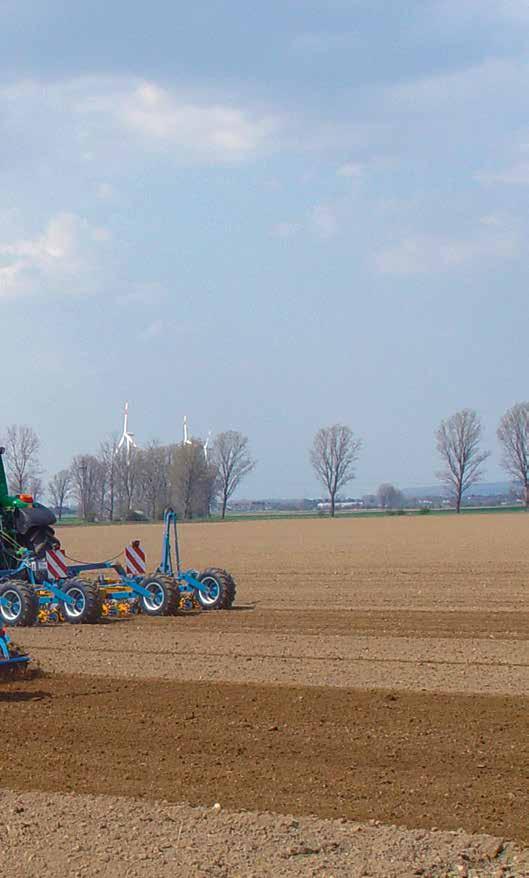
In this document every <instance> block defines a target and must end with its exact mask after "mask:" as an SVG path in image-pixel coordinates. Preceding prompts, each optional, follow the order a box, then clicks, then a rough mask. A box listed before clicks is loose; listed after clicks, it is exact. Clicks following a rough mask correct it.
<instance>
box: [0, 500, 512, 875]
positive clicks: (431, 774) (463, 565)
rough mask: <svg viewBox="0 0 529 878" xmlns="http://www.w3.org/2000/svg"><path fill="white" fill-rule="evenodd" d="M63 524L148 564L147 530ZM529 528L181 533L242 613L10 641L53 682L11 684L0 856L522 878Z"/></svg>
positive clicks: (33, 865)
mask: <svg viewBox="0 0 529 878" xmlns="http://www.w3.org/2000/svg"><path fill="white" fill-rule="evenodd" d="M60 536H61V538H62V540H63V543H64V545H65V547H66V549H67V551H68V553H69V554H70V555H71V556H73V557H75V558H79V559H82V560H84V559H93V560H96V559H103V558H106V557H110V556H112V555H115V554H116V553H117V552H118V551H119V550H120V548H121V547H122V546H124V545H125V543H126V542H128V540H129V539H130V538H131V537H135V538H140V539H141V540H142V543H143V544H144V547H145V548H146V550H147V554H148V557H149V559H150V561H151V566H153V567H154V566H156V564H157V563H158V556H159V554H160V538H161V531H160V528H159V527H157V526H131V527H129V526H127V527H125V526H123V527H122V526H115V527H106V528H103V527H94V528H76V529H65V530H64V531H63V533H62V534H60ZM528 536H529V519H528V518H526V517H525V516H524V515H520V514H516V515H490V516H475V517H463V518H461V519H459V520H458V519H456V518H455V517H453V518H437V517H434V516H432V517H426V516H425V517H424V518H391V519H390V518H387V519H380V520H372V519H357V520H355V519H346V520H338V521H334V522H333V521H328V520H322V521H284V522H280V521H270V522H262V523H261V522H244V523H226V524H212V525H185V526H184V527H182V528H181V542H182V554H183V556H184V559H185V561H186V562H187V564H188V565H189V566H193V567H197V568H202V567H205V566H209V565H212V564H214V565H215V566H222V567H226V568H228V569H230V570H231V571H232V573H233V574H234V576H235V578H236V579H237V582H238V594H237V602H236V607H235V609H234V610H232V611H229V612H217V613H209V614H208V613H202V614H199V613H196V614H191V615H186V616H178V617H175V618H167V619H163V618H161V619H150V618H144V617H138V618H134V619H125V620H117V621H114V622H107V623H106V624H100V625H97V626H86V627H76V626H68V625H65V624H63V625H61V626H57V627H47V628H45V627H41V628H34V629H23V630H20V631H18V632H17V638H16V639H17V641H18V642H19V643H20V644H21V645H24V646H27V647H28V649H29V650H30V651H31V654H32V655H33V656H34V657H35V658H37V659H38V660H39V661H40V663H41V665H42V666H43V668H44V669H45V671H46V675H45V676H44V677H43V678H41V679H36V680H33V681H31V682H30V683H26V684H24V685H23V686H22V684H16V685H15V684H9V685H8V686H5V685H4V686H3V688H2V690H1V692H0V733H1V735H2V741H3V746H2V763H1V769H0V778H1V780H0V783H1V785H2V787H4V788H5V789H6V790H11V791H13V792H5V793H4V805H5V807H4V815H7V817H5V816H4V818H0V819H4V820H5V822H6V825H8V826H9V827H11V828H10V829H9V831H7V830H6V832H5V833H4V837H5V838H6V839H7V841H6V844H5V846H4V849H3V853H2V855H1V856H0V865H3V866H4V871H5V872H6V874H10V875H13V876H18V875H21V876H22V875H24V876H26V875H28V876H33V875H35V876H36V875H41V874H45V873H46V871H50V870H52V869H53V870H57V869H59V870H60V871H62V872H63V874H79V875H83V874H86V875H91V874H97V873H98V870H100V871H101V872H106V873H107V874H110V875H123V876H125V875H129V876H132V875H147V876H157V875H173V874H182V875H197V876H199V875H211V876H214V875H215V876H216V875H219V876H220V875H222V876H224V875H225V876H231V875H241V876H246V875H247V876H251V875H274V876H275V875H326V876H328V878H330V876H331V875H333V876H338V875H340V876H342V875H343V876H350V875H353V876H356V875H358V876H360V875H380V876H391V875H394V876H397V875H398V876H400V875H418V874H423V875H431V876H441V875H445V876H450V875H465V874H466V875H469V876H470V875H505V876H508V875H512V876H522V875H529V819H528V817H527V815H528V814H529V539H528ZM109 796H110V797H111V798H105V797H109ZM86 797H89V798H86ZM121 797H127V798H125V799H123V798H121ZM1 801H2V800H1V798H0V802H1ZM217 802H218V803H220V804H221V810H220V813H217V812H218V811H219V808H216V809H215V810H214V811H213V810H211V809H212V806H213V805H214V803H217ZM68 803H70V804H68ZM164 803H165V804H164ZM183 803H187V804H183ZM68 808H70V811H71V814H72V818H71V821H69V820H68V819H67V817H66V816H65V812H67V811H68ZM193 808H194V809H195V811H193ZM17 809H18V810H17ZM241 812H250V813H247V814H245V813H241ZM44 813H46V815H47V818H46V819H47V820H48V822H50V821H51V822H52V823H53V822H54V821H56V820H59V822H60V823H61V825H62V826H63V827H64V832H63V833H62V835H61V841H60V843H57V839H56V841H55V843H54V844H52V843H51V841H50V839H49V838H47V836H46V834H45V833H44V835H43V830H42V817H43V814H44ZM153 813H156V814H157V815H158V816H157V821H158V823H157V829H156V833H155V838H156V844H155V845H154V847H153V837H154V836H153V835H152V832H151V830H150V829H149V826H150V824H151V822H152V819H153V818H152V814H153ZM90 814H93V815H96V816H97V819H96V816H94V821H95V823H94V826H95V827H96V828H95V829H94V833H95V834H94V836H93V838H92V843H91V845H90V844H88V843H87V840H86V839H87V838H88V836H89V835H90V830H91V822H90V816H89V815H90ZM131 814H133V815H134V816H132V817H131ZM259 814H261V816H259ZM24 815H25V817H24ZM171 815H172V816H171ZM273 815H293V816H290V817H288V819H287V818H286V817H281V816H273ZM131 820H132V824H131V822H130V821H131ZM337 821H338V822H337ZM194 822H196V823H197V826H198V830H196V831H192V829H191V827H192V825H194ZM24 823H27V827H26V831H24ZM102 825H104V827H105V828H102ZM131 826H132V827H134V829H133V830H132V829H131ZM160 826H162V827H163V826H165V831H163V830H161V829H160ZM120 827H121V830H120ZM130 833H132V836H133V838H131V839H130V841H129V840H128V836H129V834H130ZM465 833H467V834H465ZM468 833H470V834H471V835H470V836H469V835H468ZM476 834H481V835H479V836H478V835H476ZM483 834H485V835H483ZM191 835H192V841H190V836H191ZM41 836H43V837H41ZM37 837H38V838H39V839H40V840H39V843H38V845H37V844H36V841H35V840H36V838H37ZM54 837H55V836H54ZM68 838H71V846H72V847H73V848H74V850H73V851H72V852H70V854H69V853H68V851H67V845H66V839H68ZM105 839H107V840H109V839H112V846H111V847H109V846H108V845H106V844H105ZM15 840H16V843H15ZM11 842H12V843H11ZM76 848H78V849H76ZM142 852H144V853H145V858H143V853H142ZM2 857H3V858H4V859H3V860H2ZM21 864H22V865H21ZM22 866H23V868H22ZM175 870H176V871H175ZM421 870H422V871H421ZM465 870H466V871H465Z"/></svg>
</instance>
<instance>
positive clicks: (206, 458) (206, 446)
mask: <svg viewBox="0 0 529 878" xmlns="http://www.w3.org/2000/svg"><path fill="white" fill-rule="evenodd" d="M210 439H211V430H210V431H209V433H208V438H207V439H206V441H205V442H204V445H203V446H202V447H203V449H204V459H205V461H206V463H207V462H208V446H209V440H210Z"/></svg>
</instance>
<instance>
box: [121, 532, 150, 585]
mask: <svg viewBox="0 0 529 878" xmlns="http://www.w3.org/2000/svg"><path fill="white" fill-rule="evenodd" d="M125 565H126V568H127V574H128V576H143V574H144V573H145V571H146V569H147V566H146V563H145V552H144V551H143V549H142V548H141V546H140V541H139V540H134V541H133V542H132V543H131V544H130V546H127V547H126V548H125Z"/></svg>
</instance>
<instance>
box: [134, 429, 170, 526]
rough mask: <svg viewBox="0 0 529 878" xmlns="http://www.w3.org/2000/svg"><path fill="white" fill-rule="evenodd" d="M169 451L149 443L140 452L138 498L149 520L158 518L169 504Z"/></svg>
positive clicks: (156, 443) (161, 446) (154, 443)
mask: <svg viewBox="0 0 529 878" xmlns="http://www.w3.org/2000/svg"><path fill="white" fill-rule="evenodd" d="M170 463H171V449H170V448H168V447H166V446H163V445H159V444H158V442H151V443H149V445H148V446H147V448H145V449H144V450H143V451H141V452H140V497H141V502H142V503H144V504H145V509H146V511H147V512H148V514H149V516H150V518H152V519H156V518H160V517H161V515H162V513H163V510H164V508H165V507H166V506H167V504H168V502H169V467H170Z"/></svg>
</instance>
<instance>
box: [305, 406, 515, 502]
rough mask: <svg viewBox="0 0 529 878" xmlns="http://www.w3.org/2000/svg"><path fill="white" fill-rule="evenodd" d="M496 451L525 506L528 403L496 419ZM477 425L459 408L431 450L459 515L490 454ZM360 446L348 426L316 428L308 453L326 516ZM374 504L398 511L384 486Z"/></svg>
mask: <svg viewBox="0 0 529 878" xmlns="http://www.w3.org/2000/svg"><path fill="white" fill-rule="evenodd" d="M497 436H498V440H499V443H500V446H501V449H502V459H501V463H502V466H503V468H504V469H505V471H506V472H507V473H508V475H509V476H510V477H511V478H512V479H513V481H514V482H515V483H516V484H517V485H519V486H521V488H522V490H523V495H524V502H525V506H526V508H529V402H520V403H516V405H514V406H513V407H512V408H510V409H508V410H507V411H506V412H505V414H504V415H503V417H502V418H501V420H500V423H499V426H498V430H497ZM482 437H483V426H482V422H481V419H480V417H479V415H478V413H477V412H476V411H475V410H474V409H462V410H461V411H459V412H456V413H455V414H453V415H451V416H450V417H449V418H446V419H445V420H443V421H441V424H440V425H439V428H438V430H437V432H436V447H437V452H438V454H439V457H440V459H441V461H442V468H441V469H440V470H439V471H438V472H437V473H436V475H437V477H438V479H439V480H440V481H441V483H442V484H444V486H445V488H446V489H447V493H448V495H449V496H450V497H451V498H452V500H453V503H454V506H455V508H456V511H457V512H460V511H461V503H462V500H463V497H464V495H465V494H466V493H467V491H468V490H469V488H471V487H472V485H475V484H476V483H477V482H479V481H480V480H481V479H482V478H483V474H484V470H483V464H484V463H485V461H486V460H487V458H488V457H490V451H485V450H483V449H482V447H481V443H482ZM361 447H362V442H361V440H360V439H358V438H357V437H355V436H354V435H353V433H352V431H351V429H350V428H349V427H346V426H344V425H342V424H334V425H333V426H331V427H324V428H322V429H321V430H318V432H317V433H316V436H315V437H314V442H313V444H312V448H311V451H310V459H311V463H312V466H313V469H314V472H315V474H316V476H317V478H318V479H319V481H320V482H321V484H322V485H323V486H324V487H325V489H326V491H327V492H328V494H329V499H330V506H331V515H334V514H335V504H336V497H337V496H338V493H339V492H340V491H341V489H343V488H344V487H345V485H347V484H348V483H349V482H350V481H351V480H352V479H354V477H355V463H356V461H357V459H358V454H359V452H360V449H361ZM377 493H378V500H379V503H380V505H381V506H382V507H383V508H398V507H399V506H400V505H402V502H403V497H402V494H401V492H400V491H398V489H397V488H395V487H394V486H393V485H390V484H383V485H380V487H379V489H378V492H377Z"/></svg>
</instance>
